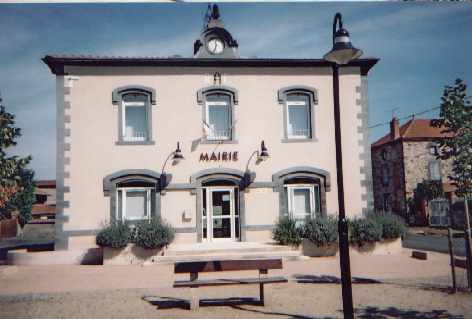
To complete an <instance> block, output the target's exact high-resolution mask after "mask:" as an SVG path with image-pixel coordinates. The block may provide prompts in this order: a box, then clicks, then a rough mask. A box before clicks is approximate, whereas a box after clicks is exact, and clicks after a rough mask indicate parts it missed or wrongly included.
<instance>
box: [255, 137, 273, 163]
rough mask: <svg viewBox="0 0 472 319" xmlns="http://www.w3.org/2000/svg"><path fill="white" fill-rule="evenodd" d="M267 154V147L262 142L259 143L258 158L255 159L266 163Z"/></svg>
mask: <svg viewBox="0 0 472 319" xmlns="http://www.w3.org/2000/svg"><path fill="white" fill-rule="evenodd" d="M269 157H270V156H269V152H268V151H267V147H266V146H265V143H264V141H262V142H261V151H260V152H259V156H258V157H257V158H258V159H259V160H260V161H266V160H267V159H268V158H269Z"/></svg>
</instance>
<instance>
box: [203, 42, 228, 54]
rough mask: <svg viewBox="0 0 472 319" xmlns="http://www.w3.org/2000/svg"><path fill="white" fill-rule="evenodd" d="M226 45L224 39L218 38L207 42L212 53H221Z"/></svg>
mask: <svg viewBox="0 0 472 319" xmlns="http://www.w3.org/2000/svg"><path fill="white" fill-rule="evenodd" d="M224 47H225V45H224V43H223V41H221V40H220V39H218V38H213V39H210V40H209V41H208V42H207V49H208V51H209V52H210V53H211V54H221V53H222V52H223V49H224Z"/></svg>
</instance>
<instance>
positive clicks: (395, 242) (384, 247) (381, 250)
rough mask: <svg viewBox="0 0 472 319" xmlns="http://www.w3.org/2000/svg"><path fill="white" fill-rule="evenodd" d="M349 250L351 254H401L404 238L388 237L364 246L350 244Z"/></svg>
mask: <svg viewBox="0 0 472 319" xmlns="http://www.w3.org/2000/svg"><path fill="white" fill-rule="evenodd" d="M349 247H350V248H349V252H350V254H351V255H379V256H384V255H397V254H401V253H402V251H403V248H402V239H401V238H397V239H387V240H382V241H379V242H375V243H367V244H364V245H362V246H359V245H354V244H350V245H349Z"/></svg>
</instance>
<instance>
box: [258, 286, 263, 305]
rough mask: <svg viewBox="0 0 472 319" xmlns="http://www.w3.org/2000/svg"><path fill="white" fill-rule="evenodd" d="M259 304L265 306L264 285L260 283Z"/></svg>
mask: <svg viewBox="0 0 472 319" xmlns="http://www.w3.org/2000/svg"><path fill="white" fill-rule="evenodd" d="M259 302H260V303H261V305H262V306H264V284H263V283H259Z"/></svg>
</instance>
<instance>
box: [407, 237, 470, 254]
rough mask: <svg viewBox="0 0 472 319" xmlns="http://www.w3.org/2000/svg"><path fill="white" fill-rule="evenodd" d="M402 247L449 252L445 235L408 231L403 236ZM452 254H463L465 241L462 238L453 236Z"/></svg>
mask: <svg viewBox="0 0 472 319" xmlns="http://www.w3.org/2000/svg"><path fill="white" fill-rule="evenodd" d="M402 244H403V247H406V248H411V249H419V250H427V251H435V252H441V253H445V254H449V246H448V242H447V237H446V236H441V235H421V234H412V233H409V234H407V235H406V236H405V237H404V238H403V242H402ZM452 246H453V249H454V254H456V255H458V256H465V242H464V239H462V238H454V239H453V243H452Z"/></svg>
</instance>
